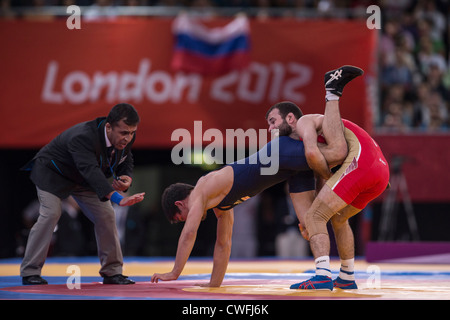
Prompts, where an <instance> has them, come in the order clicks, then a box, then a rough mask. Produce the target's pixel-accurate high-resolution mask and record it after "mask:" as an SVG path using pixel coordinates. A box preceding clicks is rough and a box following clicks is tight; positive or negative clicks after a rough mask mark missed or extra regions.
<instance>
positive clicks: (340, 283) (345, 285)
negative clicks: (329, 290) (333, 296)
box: [333, 277, 358, 290]
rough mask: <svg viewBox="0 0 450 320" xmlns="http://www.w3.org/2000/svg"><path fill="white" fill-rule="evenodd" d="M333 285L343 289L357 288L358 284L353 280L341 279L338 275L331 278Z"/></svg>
mask: <svg viewBox="0 0 450 320" xmlns="http://www.w3.org/2000/svg"><path fill="white" fill-rule="evenodd" d="M333 287H335V288H338V289H344V290H347V289H358V286H357V285H356V282H355V281H354V280H343V279H341V278H339V277H337V278H336V279H334V280H333Z"/></svg>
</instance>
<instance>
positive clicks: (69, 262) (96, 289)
mask: <svg viewBox="0 0 450 320" xmlns="http://www.w3.org/2000/svg"><path fill="white" fill-rule="evenodd" d="M20 262H21V260H20V259H4V260H0V299H2V300H24V299H25V300H117V299H120V300H125V299H131V300H141V299H144V300H306V299H320V300H335V299H338V300H341V299H351V300H372V299H384V300H397V299H401V300H409V299H413V300H425V299H432V300H450V265H449V264H442V265H432V264H393V263H377V264H369V263H367V262H365V261H364V260H357V261H356V263H355V275H356V281H357V284H358V287H359V288H358V290H341V289H335V290H333V291H328V290H327V291H322V290H320V291H305V290H303V291H302V290H290V289H289V286H290V285H291V284H293V283H297V282H300V281H303V280H307V279H309V278H310V277H311V276H313V275H314V269H313V268H314V264H313V260H312V258H311V259H306V260H279V259H258V260H232V261H230V264H229V266H228V271H227V275H226V277H225V280H224V282H223V284H222V286H221V287H220V288H205V287H201V286H198V284H201V283H207V282H208V280H209V276H210V272H211V268H212V261H211V259H190V260H189V261H188V263H187V265H186V268H185V269H184V271H183V274H182V275H181V276H180V278H179V279H178V280H176V281H168V282H159V283H151V282H150V277H151V275H152V274H153V273H155V272H158V273H163V272H168V271H170V270H171V269H172V266H173V259H168V258H131V257H128V258H125V263H124V272H123V273H124V274H125V275H127V276H129V277H130V278H131V279H133V280H135V281H136V284H134V285H126V286H124V285H122V286H121V285H103V284H101V281H102V278H101V277H100V276H99V275H98V270H99V262H98V259H97V258H95V257H77V258H48V259H47V262H46V264H45V266H44V268H43V272H42V276H43V277H44V278H45V279H46V280H47V281H48V282H49V284H48V285H39V286H23V285H22V284H21V278H20V277H19V268H20ZM70 266H75V267H70ZM331 267H332V270H333V271H334V272H333V278H335V277H336V276H337V275H338V270H339V260H338V259H337V260H332V264H331ZM77 281H79V282H77ZM77 283H78V285H77Z"/></svg>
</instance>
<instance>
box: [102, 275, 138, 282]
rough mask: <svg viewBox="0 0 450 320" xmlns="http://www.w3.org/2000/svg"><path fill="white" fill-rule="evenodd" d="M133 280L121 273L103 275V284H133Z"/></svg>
mask: <svg viewBox="0 0 450 320" xmlns="http://www.w3.org/2000/svg"><path fill="white" fill-rule="evenodd" d="M134 283H135V282H134V281H133V280H131V279H128V277H127V276H124V275H123V274H115V275H113V276H110V277H108V276H104V277H103V284H134Z"/></svg>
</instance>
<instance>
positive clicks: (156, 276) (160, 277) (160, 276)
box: [150, 272, 178, 283]
mask: <svg viewBox="0 0 450 320" xmlns="http://www.w3.org/2000/svg"><path fill="white" fill-rule="evenodd" d="M177 279H178V276H177V275H175V274H174V273H172V272H167V273H155V274H153V275H152V279H151V280H150V281H151V282H155V283H158V280H162V281H170V280H177Z"/></svg>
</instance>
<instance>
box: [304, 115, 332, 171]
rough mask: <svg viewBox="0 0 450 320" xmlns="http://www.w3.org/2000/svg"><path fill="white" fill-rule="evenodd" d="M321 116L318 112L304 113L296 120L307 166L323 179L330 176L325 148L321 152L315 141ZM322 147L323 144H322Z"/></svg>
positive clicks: (320, 125) (320, 126)
mask: <svg viewBox="0 0 450 320" xmlns="http://www.w3.org/2000/svg"><path fill="white" fill-rule="evenodd" d="M322 121H323V116H322V115H318V114H311V115H304V116H303V117H301V118H300V119H299V120H298V121H297V128H296V129H297V133H298V135H299V136H300V138H301V139H302V140H303V145H304V148H305V157H306V161H307V162H308V165H309V167H310V168H311V169H312V170H313V171H314V172H316V173H317V174H318V175H319V176H320V177H322V178H323V179H329V178H330V177H331V171H330V167H329V164H328V161H327V160H328V159H326V156H327V150H324V151H325V152H322V150H321V149H320V148H319V145H318V143H317V136H318V132H320V129H321V128H322ZM322 148H323V146H322Z"/></svg>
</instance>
